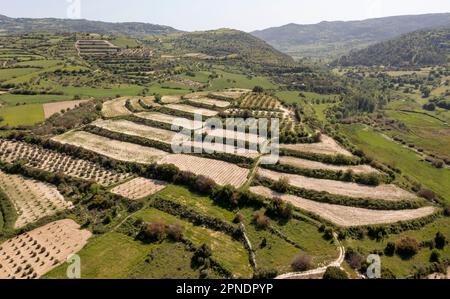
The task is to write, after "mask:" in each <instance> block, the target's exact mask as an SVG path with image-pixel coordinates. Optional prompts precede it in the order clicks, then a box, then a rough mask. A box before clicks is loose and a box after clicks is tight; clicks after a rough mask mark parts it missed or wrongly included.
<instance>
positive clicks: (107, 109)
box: [102, 98, 132, 118]
mask: <svg viewBox="0 0 450 299" xmlns="http://www.w3.org/2000/svg"><path fill="white" fill-rule="evenodd" d="M127 100H128V98H118V99H114V100H110V101H107V102H105V103H103V108H102V114H103V116H104V117H111V118H112V117H118V116H125V115H131V114H132V112H131V111H130V110H128V109H127V108H126V107H125V105H126V103H127Z"/></svg>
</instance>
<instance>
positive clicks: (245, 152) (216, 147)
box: [183, 141, 259, 159]
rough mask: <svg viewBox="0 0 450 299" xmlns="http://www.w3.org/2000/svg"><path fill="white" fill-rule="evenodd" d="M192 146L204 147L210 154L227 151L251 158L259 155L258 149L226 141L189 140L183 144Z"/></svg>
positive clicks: (198, 148) (204, 150) (196, 147)
mask: <svg viewBox="0 0 450 299" xmlns="http://www.w3.org/2000/svg"><path fill="white" fill-rule="evenodd" d="M189 145H190V146H191V147H193V148H194V150H195V149H197V150H200V149H203V152H205V153H208V154H214V153H227V154H231V155H236V156H241V157H246V158H250V159H256V158H257V157H258V156H259V153H258V151H256V150H250V149H248V148H246V147H242V148H238V147H236V146H233V145H227V144H224V143H222V144H221V143H210V142H195V141H192V142H191V141H188V142H184V143H183V146H189Z"/></svg>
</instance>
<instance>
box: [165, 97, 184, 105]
mask: <svg viewBox="0 0 450 299" xmlns="http://www.w3.org/2000/svg"><path fill="white" fill-rule="evenodd" d="M180 100H181V96H177V95H167V96H163V97H162V98H161V102H162V103H163V104H174V103H178V102H179V101H180Z"/></svg>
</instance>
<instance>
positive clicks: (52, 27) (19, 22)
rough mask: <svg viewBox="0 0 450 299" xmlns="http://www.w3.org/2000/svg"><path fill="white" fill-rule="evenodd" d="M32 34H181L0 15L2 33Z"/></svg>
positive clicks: (139, 25) (134, 25)
mask: <svg viewBox="0 0 450 299" xmlns="http://www.w3.org/2000/svg"><path fill="white" fill-rule="evenodd" d="M2 32H3V33H5V32H6V33H12V34H14V33H30V32H87V33H98V34H116V35H127V36H130V37H134V38H143V37H146V36H149V35H161V34H170V33H174V32H179V30H176V29H174V28H172V27H168V26H161V25H153V24H147V23H107V22H99V21H89V20H73V19H53V18H47V19H28V18H17V19H16V18H9V17H6V16H3V15H0V33H2Z"/></svg>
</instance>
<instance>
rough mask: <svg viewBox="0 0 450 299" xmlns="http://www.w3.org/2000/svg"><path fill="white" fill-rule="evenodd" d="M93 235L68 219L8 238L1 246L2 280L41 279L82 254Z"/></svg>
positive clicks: (0, 276)
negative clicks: (69, 258) (77, 254)
mask: <svg viewBox="0 0 450 299" xmlns="http://www.w3.org/2000/svg"><path fill="white" fill-rule="evenodd" d="M91 235H92V234H91V232H89V231H87V230H80V226H79V225H78V224H77V223H76V222H74V221H73V220H69V219H65V220H60V221H56V222H52V223H50V224H47V225H45V226H42V227H40V228H37V229H35V230H33V231H31V232H28V233H24V234H22V235H20V236H17V237H15V238H12V239H9V240H8V241H6V242H5V243H3V244H1V245H0V279H14V278H15V279H33V278H39V277H41V276H42V275H44V274H46V273H47V272H49V271H50V270H52V269H53V268H56V267H57V266H59V265H61V264H62V263H64V262H66V259H67V257H69V256H70V255H71V254H75V253H77V252H79V251H80V250H81V249H82V248H83V247H84V245H86V243H87V241H88V239H89V238H90V237H91Z"/></svg>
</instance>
